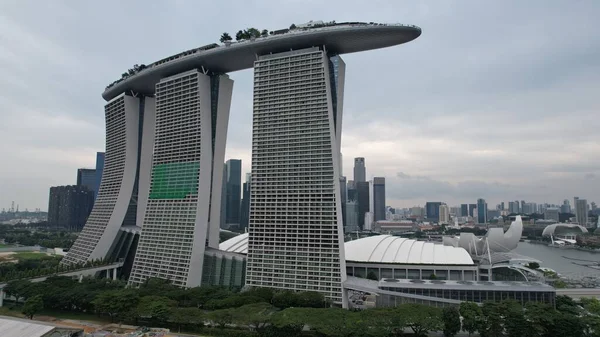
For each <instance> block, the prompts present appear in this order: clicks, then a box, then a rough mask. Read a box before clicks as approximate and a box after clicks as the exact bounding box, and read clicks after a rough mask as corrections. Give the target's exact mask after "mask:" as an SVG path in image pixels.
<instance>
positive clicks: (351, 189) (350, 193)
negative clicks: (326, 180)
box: [346, 180, 358, 201]
mask: <svg viewBox="0 0 600 337" xmlns="http://www.w3.org/2000/svg"><path fill="white" fill-rule="evenodd" d="M347 186H348V188H347V191H346V193H347V199H348V200H349V201H356V200H358V195H357V194H356V184H355V183H354V180H348V185H347Z"/></svg>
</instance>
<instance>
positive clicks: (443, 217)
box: [439, 204, 450, 224]
mask: <svg viewBox="0 0 600 337" xmlns="http://www.w3.org/2000/svg"><path fill="white" fill-rule="evenodd" d="M439 214H440V223H442V224H448V223H450V210H449V209H448V205H446V204H441V205H440V209H439Z"/></svg>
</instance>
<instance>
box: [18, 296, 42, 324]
mask: <svg viewBox="0 0 600 337" xmlns="http://www.w3.org/2000/svg"><path fill="white" fill-rule="evenodd" d="M43 309H44V300H43V299H42V295H35V296H33V297H30V298H28V299H27V301H25V304H24V305H23V309H22V310H21V312H22V313H23V314H24V315H25V316H27V317H29V319H33V315H35V314H37V313H38V312H40V311H42V310H43Z"/></svg>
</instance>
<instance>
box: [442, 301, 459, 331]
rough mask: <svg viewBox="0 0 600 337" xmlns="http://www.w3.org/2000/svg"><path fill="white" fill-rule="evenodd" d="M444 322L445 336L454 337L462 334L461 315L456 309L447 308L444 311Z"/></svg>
mask: <svg viewBox="0 0 600 337" xmlns="http://www.w3.org/2000/svg"><path fill="white" fill-rule="evenodd" d="M442 321H443V322H444V329H443V331H444V336H446V337H454V336H455V335H456V334H457V333H459V332H460V328H461V325H460V314H459V313H458V309H456V308H455V307H445V308H444V309H443V310H442Z"/></svg>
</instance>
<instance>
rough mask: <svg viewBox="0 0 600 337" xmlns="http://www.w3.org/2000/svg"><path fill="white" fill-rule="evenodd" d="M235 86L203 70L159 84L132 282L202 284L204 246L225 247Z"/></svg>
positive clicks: (166, 79) (225, 78) (186, 73)
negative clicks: (222, 232)
mask: <svg viewBox="0 0 600 337" xmlns="http://www.w3.org/2000/svg"><path fill="white" fill-rule="evenodd" d="M232 89H233V81H232V80H230V79H229V77H228V76H226V75H220V76H219V75H217V76H207V75H205V74H203V73H202V72H199V71H198V70H191V71H187V72H184V73H181V74H177V75H174V76H171V77H168V78H164V79H162V80H161V81H160V82H159V83H157V84H156V127H155V128H156V129H155V130H156V132H155V139H154V153H153V156H152V176H151V177H152V180H151V182H150V191H149V192H150V193H149V196H148V204H147V206H146V211H145V214H144V221H143V225H142V233H141V235H140V239H139V243H138V247H137V252H136V256H135V260H134V262H133V268H132V271H131V276H130V277H129V282H130V283H132V284H141V283H143V282H144V281H145V280H146V279H148V278H150V277H160V278H169V279H170V280H171V282H173V283H174V284H176V285H179V286H186V287H194V286H198V285H200V282H201V277H202V264H203V261H204V259H203V256H204V249H205V244H206V242H208V245H209V246H210V247H213V248H218V244H219V230H218V225H219V222H220V221H219V217H220V209H219V207H214V206H218V205H220V201H221V193H220V192H221V181H222V178H223V177H222V172H223V159H224V158H223V157H224V156H225V138H226V136H227V122H228V117H229V104H230V102H231V91H232ZM175 146H177V147H175ZM238 186H239V185H238ZM211 191H212V193H211ZM211 205H212V206H213V207H212V208H211Z"/></svg>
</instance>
